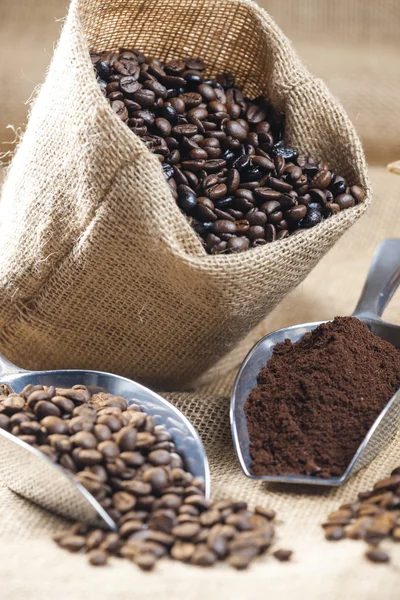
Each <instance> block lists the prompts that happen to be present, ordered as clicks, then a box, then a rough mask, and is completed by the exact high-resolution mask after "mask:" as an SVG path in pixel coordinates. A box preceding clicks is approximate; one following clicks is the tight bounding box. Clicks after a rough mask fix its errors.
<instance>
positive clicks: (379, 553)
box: [365, 549, 390, 563]
mask: <svg viewBox="0 0 400 600" xmlns="http://www.w3.org/2000/svg"><path fill="white" fill-rule="evenodd" d="M365 556H366V558H367V559H368V560H369V561H371V562H374V563H388V562H389V561H390V558H389V555H388V554H387V552H384V551H383V550H375V549H373V550H368V551H367V552H366V553H365Z"/></svg>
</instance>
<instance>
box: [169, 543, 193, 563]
mask: <svg viewBox="0 0 400 600" xmlns="http://www.w3.org/2000/svg"><path fill="white" fill-rule="evenodd" d="M195 549H196V546H195V545H194V544H192V543H190V542H179V541H178V542H175V543H174V545H173V546H172V548H171V556H172V558H174V559H175V560H179V561H181V562H189V561H190V560H191V558H192V556H193V554H194V551H195Z"/></svg>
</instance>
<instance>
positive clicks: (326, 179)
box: [312, 171, 332, 189]
mask: <svg viewBox="0 0 400 600" xmlns="http://www.w3.org/2000/svg"><path fill="white" fill-rule="evenodd" d="M331 181H332V173H331V172H330V171H320V172H319V173H318V174H317V175H316V176H315V177H314V178H313V180H312V185H313V187H314V188H319V189H325V188H327V187H329V185H330V183H331Z"/></svg>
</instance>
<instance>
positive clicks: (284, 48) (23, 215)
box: [0, 0, 369, 389]
mask: <svg viewBox="0 0 400 600" xmlns="http://www.w3.org/2000/svg"><path fill="white" fill-rule="evenodd" d="M119 45H121V46H132V45H134V46H137V47H140V48H141V49H142V50H143V51H145V52H147V53H148V54H154V55H157V56H159V57H161V58H162V59H167V58H171V57H173V56H174V57H177V56H182V55H187V54H192V55H201V56H202V57H203V58H204V59H205V61H206V63H207V64H208V65H209V66H210V69H211V73H212V74H215V72H216V71H218V70H225V69H226V70H230V71H232V72H233V73H235V74H236V75H237V76H238V81H239V83H241V84H243V85H244V88H245V90H246V92H247V93H248V94H249V95H256V94H258V93H260V92H262V93H264V94H265V95H266V96H267V97H268V98H270V99H271V101H272V102H273V103H274V104H275V106H276V107H277V108H278V109H279V110H282V111H284V112H285V114H286V135H287V139H288V140H289V141H291V142H293V143H294V144H296V145H297V146H298V147H300V148H302V149H303V150H304V151H307V152H310V153H311V154H312V155H314V156H319V157H324V159H325V160H326V161H328V162H329V163H330V164H331V165H332V167H333V168H334V169H335V171H336V172H338V173H341V174H343V175H344V176H346V177H347V178H348V180H349V182H350V183H351V184H353V183H359V184H361V185H363V186H366V187H367V188H368V189H369V183H368V180H367V174H366V166H365V161H364V157H363V153H362V149H361V145H360V142H359V140H358V138H357V136H356V134H355V131H354V129H353V127H352V125H351V123H350V121H349V120H348V118H347V116H346V114H345V113H344V111H343V109H342V108H341V107H340V106H339V105H338V104H337V103H336V101H335V100H334V99H333V97H332V96H331V94H330V93H329V91H328V90H327V88H326V86H325V84H324V83H323V82H322V81H321V80H318V79H314V78H313V77H312V76H311V75H310V74H309V72H308V71H307V70H306V68H305V67H304V66H303V64H302V63H301V62H300V60H299V59H298V58H297V57H296V55H295V53H294V52H293V50H292V48H291V46H290V43H289V41H288V40H287V39H286V38H285V36H284V35H283V34H282V32H281V31H280V30H279V28H278V27H277V26H276V24H275V23H274V21H273V20H272V18H271V17H269V16H268V15H267V14H266V13H265V12H263V11H262V10H260V9H259V8H258V7H257V6H256V5H255V4H254V3H252V2H251V1H250V0H249V1H247V0H184V1H182V2H177V3H172V2H171V0H149V1H147V2H146V3H143V2H140V1H138V0H129V1H128V2H127V1H126V0H102V1H101V2H99V1H97V0H73V2H72V4H71V7H70V11H69V15H68V18H67V21H66V24H65V27H64V30H63V33H62V36H61V40H60V43H59V46H58V48H57V50H56V52H55V56H54V59H53V62H52V65H51V67H50V71H49V73H48V76H47V79H46V81H45V83H44V85H43V86H42V88H41V90H40V93H39V95H38V97H37V99H36V101H35V104H34V106H33V109H32V113H31V116H30V122H29V126H28V128H27V131H26V133H25V135H24V137H23V141H22V143H21V145H20V147H19V150H18V152H17V154H16V156H15V158H14V160H13V162H12V165H11V168H10V170H9V173H8V178H7V180H6V182H5V184H4V188H3V196H2V200H1V213H0V214H1V217H0V219H1V222H0V346H1V348H2V350H3V352H4V353H5V355H6V356H7V357H8V358H9V359H10V360H12V361H13V362H15V363H17V364H19V365H21V366H24V367H25V368H33V369H43V368H71V367H72V368H81V367H82V368H83V367H85V368H93V369H99V370H108V371H112V372H115V373H119V374H126V375H130V376H134V377H135V378H136V379H138V380H141V381H145V382H150V383H151V384H153V385H157V386H164V388H169V389H171V387H173V386H174V385H175V387H177V386H178V385H179V386H180V388H181V389H182V386H185V385H187V384H188V383H189V382H191V381H193V380H194V379H196V377H197V376H199V375H200V374H202V373H204V371H206V369H207V368H209V367H210V366H211V365H213V364H215V362H216V361H217V359H219V358H220V357H221V356H222V355H223V354H225V353H226V352H227V351H228V350H229V349H230V348H231V347H232V346H233V345H234V344H235V343H236V342H237V341H238V340H240V339H241V338H242V337H243V336H244V335H245V334H247V333H248V332H249V331H250V330H251V329H252V328H253V327H254V326H255V325H256V324H257V323H258V322H260V320H261V319H262V318H263V317H264V316H265V315H266V314H267V313H268V312H269V311H270V310H271V309H272V308H273V307H274V306H275V305H276V304H277V303H278V302H279V301H280V300H281V299H282V297H284V296H285V295H286V294H287V293H288V292H289V291H290V290H291V289H293V288H294V287H295V286H296V285H298V283H299V282H300V281H302V279H304V277H305V276H306V275H307V274H308V273H309V271H310V270H311V269H312V267H313V266H315V264H316V263H317V262H318V260H319V259H320V258H321V256H323V254H324V253H325V252H326V251H327V250H328V249H329V248H330V247H331V246H332V244H334V243H335V241H336V240H337V239H338V238H339V237H340V235H341V234H342V233H343V232H344V231H345V230H346V229H347V228H348V227H349V226H350V225H351V224H352V223H353V222H354V221H355V220H356V219H357V217H358V216H359V215H361V213H362V212H363V211H364V210H365V208H366V207H367V205H368V204H369V196H368V199H367V201H366V202H365V203H363V204H362V205H359V206H357V207H355V208H353V209H350V210H346V211H343V212H342V213H340V214H339V215H337V216H335V217H334V218H331V219H328V220H326V221H325V222H324V223H322V224H321V225H320V226H319V227H317V228H315V229H313V230H311V231H309V232H304V233H302V235H300V236H295V237H293V238H290V239H289V240H285V241H282V242H277V243H274V244H270V245H267V246H265V247H262V248H258V249H255V250H254V251H251V252H247V253H243V254H241V255H236V256H208V255H206V253H205V251H204V249H203V248H202V246H201V244H200V241H199V239H198V238H197V236H196V234H195V233H194V231H193V230H192V229H191V228H190V226H189V225H188V224H187V223H186V221H185V219H184V217H183V215H182V214H181V213H180V211H179V209H178V208H177V206H176V203H175V201H174V200H173V198H172V196H171V195H170V193H169V190H168V186H167V184H166V183H165V181H164V180H163V177H162V173H161V169H160V167H159V163H158V161H157V159H156V158H155V157H154V156H153V155H151V154H150V153H149V151H148V150H147V149H146V148H145V146H144V145H143V144H142V142H141V141H140V140H139V139H138V138H137V137H136V136H134V135H133V134H132V132H131V131H129V129H128V128H127V127H126V126H124V124H123V123H122V122H121V121H120V120H119V119H118V118H117V117H116V115H115V114H114V113H113V112H112V111H110V109H109V107H108V105H107V104H106V102H105V99H104V97H103V96H102V94H101V93H100V91H99V89H98V86H97V83H96V80H95V77H94V74H93V70H92V66H91V63H90V59H89V54H88V46H89V47H90V48H92V49H94V50H100V49H112V48H116V47H118V46H119ZM10 231H12V232H13V233H12V236H10V235H9V232H10Z"/></svg>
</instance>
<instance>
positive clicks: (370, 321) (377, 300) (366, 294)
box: [230, 239, 400, 486]
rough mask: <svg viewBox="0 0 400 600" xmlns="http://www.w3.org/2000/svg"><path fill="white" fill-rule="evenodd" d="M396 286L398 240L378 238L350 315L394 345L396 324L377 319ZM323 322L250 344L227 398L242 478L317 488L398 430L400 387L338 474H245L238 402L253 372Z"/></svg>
mask: <svg viewBox="0 0 400 600" xmlns="http://www.w3.org/2000/svg"><path fill="white" fill-rule="evenodd" d="M399 284H400V239H389V240H385V241H384V242H382V243H381V244H380V245H379V246H378V248H377V249H376V251H375V254H374V257H373V260H372V264H371V267H370V270H369V273H368V277H367V280H366V282H365V285H364V289H363V291H362V294H361V298H360V300H359V302H358V304H357V307H356V309H355V311H354V313H353V317H357V318H358V319H360V321H363V322H364V323H366V324H367V325H368V327H369V329H370V330H371V331H372V333H374V334H375V335H377V336H379V337H381V338H382V339H384V340H387V341H388V342H391V343H392V344H393V345H394V346H396V347H397V348H400V327H399V326H397V325H391V324H390V323H386V322H385V321H383V320H382V319H381V318H380V317H381V315H382V313H383V311H384V309H385V307H386V305H387V304H388V302H389V300H390V299H391V297H392V295H393V294H394V292H395V290H396V289H397V287H398V285H399ZM321 323H324V321H319V322H316V323H304V324H302V325H295V326H293V327H287V328H285V329H280V330H279V331H274V332H273V333H270V334H269V335H267V336H265V337H264V338H262V339H261V340H260V341H259V342H258V343H257V344H256V345H255V346H254V347H253V348H252V350H250V352H249V353H248V355H247V356H246V358H245V360H244V361H243V363H242V366H241V367H240V370H239V372H238V374H237V377H236V380H235V384H234V387H233V391H232V396H231V411H230V418H231V429H232V437H233V443H234V446H235V450H236V453H237V456H238V458H239V462H240V465H241V467H242V469H243V472H244V474H245V475H247V477H250V478H252V479H263V480H265V481H274V482H282V483H308V484H314V485H322V486H338V485H340V484H342V483H344V482H345V481H346V480H347V479H348V478H349V477H350V475H351V474H354V473H356V472H357V471H358V470H359V469H361V468H362V467H365V466H366V465H367V464H368V463H369V462H371V460H372V459H373V458H375V456H376V455H377V454H378V453H379V452H380V450H381V449H382V448H383V447H384V446H385V445H387V444H388V443H389V441H390V440H391V439H392V438H393V437H394V435H395V434H396V432H397V430H398V426H399V419H400V390H399V391H397V392H396V394H395V395H394V396H393V397H392V398H391V400H390V401H389V402H388V403H387V405H386V406H385V408H384V409H383V411H382V412H381V414H380V415H379V417H378V418H377V419H376V421H375V423H374V424H373V425H372V427H371V429H370V430H369V432H368V433H367V435H366V436H365V438H364V440H363V442H362V444H361V445H360V447H359V448H358V450H357V452H356V454H355V456H354V458H353V460H352V461H351V463H350V464H349V466H348V467H347V469H346V471H345V472H344V473H343V475H342V476H341V477H332V478H330V479H319V478H317V477H312V476H305V475H304V476H303V475H287V476H276V475H259V476H255V475H252V474H251V473H250V464H251V457H250V452H249V435H248V432H247V425H246V416H245V413H244V404H245V402H246V400H247V398H248V396H249V394H250V392H251V390H252V389H253V388H254V387H255V386H256V385H257V376H258V374H259V372H260V371H261V369H262V368H263V367H264V366H265V365H266V363H267V361H268V360H269V358H270V357H271V355H272V350H273V348H274V346H275V345H276V344H278V343H279V342H283V341H284V340H286V339H290V340H291V341H292V342H297V341H298V340H300V339H301V338H302V337H303V335H304V334H305V333H307V332H309V331H311V330H312V329H315V328H316V327H317V326H318V325H320V324H321Z"/></svg>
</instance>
